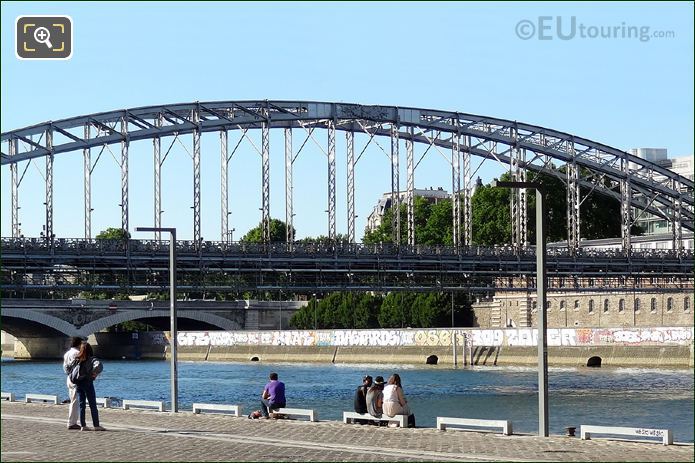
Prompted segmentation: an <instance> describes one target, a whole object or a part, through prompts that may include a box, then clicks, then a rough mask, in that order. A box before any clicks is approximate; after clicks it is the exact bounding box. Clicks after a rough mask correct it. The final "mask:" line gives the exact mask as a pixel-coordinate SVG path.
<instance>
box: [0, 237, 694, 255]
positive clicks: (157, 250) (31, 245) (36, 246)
mask: <svg viewBox="0 0 695 463" xmlns="http://www.w3.org/2000/svg"><path fill="white" fill-rule="evenodd" d="M0 248H1V250H2V253H21V254H26V255H29V254H37V255H45V254H58V255H64V254H77V255H125V254H130V255H158V254H163V253H168V250H169V243H168V241H166V240H163V241H157V240H133V239H131V240H128V241H124V240H102V239H91V240H88V239H82V238H54V239H45V238H1V239H0ZM177 254H178V255H179V256H197V255H221V256H238V255H249V256H254V255H273V256H281V255H288V256H297V255H309V256H311V255H321V256H327V255H336V256H338V255H340V256H370V255H372V256H399V257H410V256H422V257H423V258H437V257H439V256H441V257H452V256H460V257H505V258H508V257H511V256H516V257H517V258H522V259H524V258H525V259H530V258H533V257H535V255H536V252H535V246H527V247H523V248H514V247H512V246H459V247H453V246H431V245H415V246H397V245H394V244H390V243H380V244H363V243H292V244H287V243H284V242H281V243H268V244H257V243H245V242H233V243H230V242H222V241H202V242H196V241H190V240H179V241H177ZM547 255H548V257H551V258H556V257H557V258H559V257H562V258H577V259H583V258H600V259H617V258H626V257H627V256H626V255H625V254H624V253H623V251H622V250H620V249H600V248H580V249H579V250H577V251H576V252H575V254H574V255H572V254H571V252H570V250H569V249H568V248H567V247H556V246H553V247H548V248H547ZM693 255H694V254H693V250H692V249H686V250H684V251H683V252H682V253H681V255H680V256H679V255H678V253H677V251H676V250H673V249H635V250H632V252H631V254H630V259H664V260H670V259H674V260H678V259H679V258H680V259H692V257H693Z"/></svg>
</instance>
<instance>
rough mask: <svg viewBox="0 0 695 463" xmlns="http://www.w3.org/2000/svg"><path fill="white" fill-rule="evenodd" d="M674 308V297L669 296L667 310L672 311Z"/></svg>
mask: <svg viewBox="0 0 695 463" xmlns="http://www.w3.org/2000/svg"><path fill="white" fill-rule="evenodd" d="M672 310H673V298H672V297H669V298H668V299H666V312H671V311H672Z"/></svg>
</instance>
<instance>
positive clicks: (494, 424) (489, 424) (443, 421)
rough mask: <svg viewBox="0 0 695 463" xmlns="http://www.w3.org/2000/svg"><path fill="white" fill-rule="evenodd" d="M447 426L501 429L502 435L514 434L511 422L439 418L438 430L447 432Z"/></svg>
mask: <svg viewBox="0 0 695 463" xmlns="http://www.w3.org/2000/svg"><path fill="white" fill-rule="evenodd" d="M447 426H468V427H474V428H501V429H502V434H504V435H505V436H509V435H511V434H512V422H511V421H509V420H477V419H471V418H450V417H446V416H438V417H437V429H439V430H440V431H446V428H447Z"/></svg>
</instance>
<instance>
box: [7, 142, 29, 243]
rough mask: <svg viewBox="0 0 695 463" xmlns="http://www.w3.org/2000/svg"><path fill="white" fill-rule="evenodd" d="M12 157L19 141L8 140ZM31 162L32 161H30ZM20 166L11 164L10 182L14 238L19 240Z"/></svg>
mask: <svg viewBox="0 0 695 463" xmlns="http://www.w3.org/2000/svg"><path fill="white" fill-rule="evenodd" d="M8 144H9V145H10V146H9V149H8V151H9V152H10V156H14V153H16V152H17V139H16V138H11V139H9V140H8ZM29 162H31V161H29ZM18 167H19V165H18V164H17V163H16V162H15V163H12V164H10V182H12V205H11V207H12V212H11V213H12V238H19V235H20V231H19V179H18V172H17V169H18Z"/></svg>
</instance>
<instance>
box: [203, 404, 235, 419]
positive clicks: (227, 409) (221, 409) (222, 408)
mask: <svg viewBox="0 0 695 463" xmlns="http://www.w3.org/2000/svg"><path fill="white" fill-rule="evenodd" d="M204 410H208V411H213V412H218V413H220V414H225V415H233V416H241V405H225V404H193V413H195V414H198V413H200V412H202V411H204Z"/></svg>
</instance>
